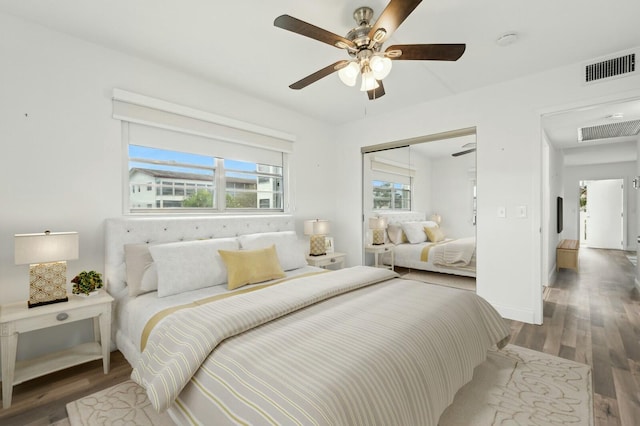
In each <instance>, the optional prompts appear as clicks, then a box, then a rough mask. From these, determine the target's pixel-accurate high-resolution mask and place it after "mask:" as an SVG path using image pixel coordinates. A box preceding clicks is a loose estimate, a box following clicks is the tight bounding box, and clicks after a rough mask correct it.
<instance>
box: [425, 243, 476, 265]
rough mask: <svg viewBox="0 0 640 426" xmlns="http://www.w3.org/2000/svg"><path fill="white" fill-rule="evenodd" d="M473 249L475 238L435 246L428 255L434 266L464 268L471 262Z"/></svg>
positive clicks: (474, 247)
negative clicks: (431, 257)
mask: <svg viewBox="0 0 640 426" xmlns="http://www.w3.org/2000/svg"><path fill="white" fill-rule="evenodd" d="M475 249H476V239H475V238H473V237H470V238H460V239H454V240H451V241H447V242H445V243H438V244H435V245H434V246H433V247H432V248H431V251H430V252H429V255H430V256H433V264H434V265H443V266H466V265H468V264H469V262H471V258H472V257H473V252H474V251H475Z"/></svg>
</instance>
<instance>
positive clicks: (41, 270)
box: [14, 231, 78, 308]
mask: <svg viewBox="0 0 640 426" xmlns="http://www.w3.org/2000/svg"><path fill="white" fill-rule="evenodd" d="M14 242H15V263H16V265H24V264H29V265H30V266H29V307H30V308H33V307H35V306H40V305H48V304H50V303H58V302H66V301H68V300H69V298H68V297H67V262H66V261H67V260H73V259H77V258H78V233H77V232H50V231H45V232H43V233H41V234H16V235H15V236H14Z"/></svg>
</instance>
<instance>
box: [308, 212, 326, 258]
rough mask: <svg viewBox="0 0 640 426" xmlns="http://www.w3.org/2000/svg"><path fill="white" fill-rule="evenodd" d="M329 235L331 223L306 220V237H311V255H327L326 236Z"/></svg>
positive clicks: (320, 220)
mask: <svg viewBox="0 0 640 426" xmlns="http://www.w3.org/2000/svg"><path fill="white" fill-rule="evenodd" d="M328 233H329V221H328V220H323V219H316V220H305V222H304V235H309V236H310V237H309V255H311V256H322V255H325V254H327V250H326V247H325V241H324V236H325V235H327V234H328Z"/></svg>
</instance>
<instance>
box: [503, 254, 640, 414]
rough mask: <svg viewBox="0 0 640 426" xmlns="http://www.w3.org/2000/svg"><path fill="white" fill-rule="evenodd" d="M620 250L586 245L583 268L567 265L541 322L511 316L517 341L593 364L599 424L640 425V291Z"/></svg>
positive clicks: (632, 272)
mask: <svg viewBox="0 0 640 426" xmlns="http://www.w3.org/2000/svg"><path fill="white" fill-rule="evenodd" d="M626 254H631V253H625V252H622V251H617V250H598V249H584V248H581V249H580V257H579V258H580V272H579V273H576V272H574V271H573V270H569V269H561V270H560V272H559V273H558V276H557V279H556V282H555V283H554V285H553V286H551V288H550V289H549V291H548V297H547V300H546V301H545V303H544V324H543V325H541V326H536V325H531V324H523V323H520V322H516V321H511V322H510V324H511V330H512V337H511V343H513V344H516V345H518V346H524V347H526V348H530V349H534V350H537V351H540V352H545V353H548V354H552V355H556V356H560V357H562V358H566V359H570V360H574V361H578V362H581V363H584V364H588V365H590V366H592V368H593V370H592V371H593V393H594V395H593V396H594V412H595V424H596V426H598V425H601V426H602V425H625V426H626V425H629V426H631V425H638V424H640V295H639V293H638V290H637V289H636V288H635V286H634V274H635V267H634V266H633V265H632V263H631V262H630V261H629V259H628V258H627V257H626Z"/></svg>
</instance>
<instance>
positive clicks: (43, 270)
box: [28, 261, 69, 308]
mask: <svg viewBox="0 0 640 426" xmlns="http://www.w3.org/2000/svg"><path fill="white" fill-rule="evenodd" d="M66 283H67V262H64V261H62V262H52V263H40V264H36V265H30V266H29V302H28V306H29V308H35V307H36V306H43V305H50V304H52V303H59V302H68V301H69V298H68V297H67V288H66Z"/></svg>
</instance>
